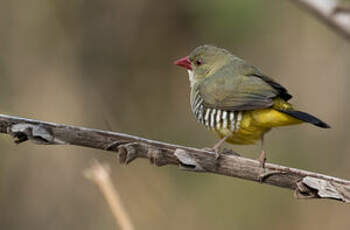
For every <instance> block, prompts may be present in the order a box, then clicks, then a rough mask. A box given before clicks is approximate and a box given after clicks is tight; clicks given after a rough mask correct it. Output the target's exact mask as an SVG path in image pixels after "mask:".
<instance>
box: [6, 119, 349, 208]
mask: <svg viewBox="0 0 350 230" xmlns="http://www.w3.org/2000/svg"><path fill="white" fill-rule="evenodd" d="M0 132H1V133H5V134H9V135H11V136H13V137H14V138H15V143H22V142H24V141H27V140H30V141H32V142H33V143H35V144H46V145H54V144H70V145H77V146H85V147H90V148H96V149H102V150H106V151H112V152H116V153H117V156H118V158H119V161H120V162H121V163H126V164H128V163H130V162H131V161H133V160H135V159H136V158H148V159H149V160H150V161H151V163H153V164H154V165H156V166H163V165H168V164H170V165H177V166H179V167H180V169H184V170H189V171H192V172H209V173H215V174H220V175H226V176H231V177H238V178H241V179H245V180H251V181H256V182H259V183H266V184H271V185H275V186H278V187H282V188H288V189H292V190H294V191H295V194H296V197H297V198H327V199H334V200H339V201H342V202H347V203H348V202H350V181H348V180H344V179H339V178H336V177H332V176H327V175H322V174H318V173H314V172H309V171H305V170H300V169H294V168H288V167H285V166H280V165H276V164H270V163H267V164H266V166H265V169H262V168H261V167H260V164H259V162H258V161H256V160H252V159H249V158H245V157H240V156H237V155H234V154H230V155H229V154H225V155H221V156H220V158H219V159H217V160H216V158H215V154H214V153H213V152H209V151H205V150H201V149H197V148H191V147H185V146H179V145H173V144H168V143H164V142H159V141H155V140H150V139H146V138H141V137H137V136H131V135H127V134H123V133H116V132H110V131H104V130H98V129H89V128H84V127H77V126H68V125H63V124H55V123H49V122H44V121H38V120H30V119H26V118H19V117H13V116H8V115H2V114H0Z"/></svg>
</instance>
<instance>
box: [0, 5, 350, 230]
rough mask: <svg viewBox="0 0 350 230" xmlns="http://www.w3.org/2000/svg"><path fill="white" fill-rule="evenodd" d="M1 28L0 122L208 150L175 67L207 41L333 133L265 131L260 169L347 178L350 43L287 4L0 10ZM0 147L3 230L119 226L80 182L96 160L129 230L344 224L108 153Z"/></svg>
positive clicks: (282, 200)
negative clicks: (105, 167)
mask: <svg viewBox="0 0 350 230" xmlns="http://www.w3.org/2000/svg"><path fill="white" fill-rule="evenodd" d="M0 32H1V36H0V76H1V84H0V98H1V100H0V113H5V114H10V115H17V116H23V117H28V118H34V119H42V120H47V121H53V122H57V123H65V124H72V125H80V126H87V127H93V128H100V129H112V130H114V131H118V132H125V133H128V134H134V135H138V136H143V137H147V138H153V139H157V140H161V141H166V142H171V143H176V144H181V145H188V146H195V147H204V146H212V145H213V144H214V143H215V142H216V141H217V139H216V137H215V136H214V135H212V134H211V133H209V132H208V131H207V130H206V129H205V128H203V127H201V126H200V125H199V124H198V123H196V122H195V120H194V118H193V117H192V114H191V111H190V106H189V83H188V76H187V73H186V72H185V71H184V70H183V69H181V68H178V67H176V66H174V65H173V64H172V63H173V61H174V60H176V59H177V58H179V57H182V56H185V55H187V54H188V53H189V52H190V51H191V50H192V49H193V48H195V47H196V46H198V45H201V44H205V43H210V44H215V45H217V46H220V47H224V48H226V49H228V50H230V51H232V52H233V53H235V54H236V55H238V56H240V57H242V58H244V59H246V60H248V61H249V62H250V63H252V64H254V65H256V66H258V67H259V68H260V69H261V70H262V71H264V72H266V73H267V74H269V75H270V76H272V77H273V78H275V79H276V80H277V81H278V82H280V83H281V84H282V85H284V86H286V87H287V88H288V89H289V91H290V92H291V93H292V94H293V95H294V99H293V100H292V103H293V104H295V105H297V106H298V108H300V109H302V110H305V111H308V112H310V113H312V114H314V115H316V116H318V117H320V118H321V119H322V120H324V121H326V122H327V123H329V124H330V125H331V126H332V129H329V130H322V129H319V128H316V127H313V126H311V125H301V126H295V127H286V128H279V129H275V130H273V131H271V132H270V133H269V134H268V135H267V138H266V148H265V150H266V151H267V154H268V155H267V156H268V161H270V162H274V163H278V164H283V165H287V166H291V167H297V168H303V169H308V170H313V171H317V172H321V173H325V174H329V175H334V176H339V177H343V178H348V179H349V178H350V176H349V173H350V169H349V163H350V154H349V152H350V142H349V141H348V139H349V137H350V133H349V129H348V128H347V127H349V126H350V118H349V116H348V114H349V112H350V106H349V101H348V100H349V96H350V93H349V90H348V89H349V88H350V80H349V77H350V65H349V60H350V43H348V42H346V41H345V40H344V39H343V38H342V37H340V36H338V35H337V34H335V33H334V32H333V31H331V30H330V29H329V28H328V27H326V26H324V25H323V24H321V23H320V22H319V21H317V20H316V19H315V18H313V17H312V16H311V15H310V14H308V13H306V12H304V11H302V10H301V9H300V8H298V7H296V6H295V5H292V4H291V3H290V2H289V1H287V0H265V1H261V0H249V1H247V0H236V1H230V0H217V1H210V0H194V1H185V0H178V1H164V0H117V1H108V0H99V1H89V0H74V1H59V0H52V1H47V0H15V1H13V0H2V1H1V7H0ZM106 121H108V122H106ZM107 123H108V124H107ZM0 147H1V152H0V207H1V209H0V228H1V229H85V230H89V229H115V228H118V226H117V225H116V223H115V221H114V219H113V216H112V215H111V212H110V210H109V208H108V206H107V205H106V202H105V201H104V198H103V197H102V195H101V194H100V192H99V191H98V189H97V187H96V186H95V185H94V184H92V183H91V182H90V181H87V180H86V179H85V178H84V177H83V175H82V172H83V170H84V169H86V168H87V167H89V166H90V163H91V160H92V159H94V158H97V159H98V160H100V161H102V162H109V163H110V165H111V168H112V178H113V182H114V183H115V185H116V187H117V189H118V191H119V192H120V195H121V197H122V199H123V202H124V204H125V206H126V208H127V210H128V212H129V214H130V216H131V219H132V221H133V223H134V224H135V226H136V229H257V228H259V229H287V230H288V229H309V230H313V229H315V230H316V229H317V230H319V229H349V226H350V219H349V214H350V207H349V206H348V205H342V204H340V203H338V202H334V201H326V200H295V199H294V198H293V194H292V192H291V191H288V190H284V189H280V188H276V187H271V186H267V185H260V184H257V183H252V182H247V181H242V180H238V179H234V178H229V177H224V176H217V175H210V174H194V173H188V172H184V171H180V170H178V169H177V168H176V167H163V168H157V167H154V166H152V165H150V164H149V162H147V161H145V160H137V161H136V162H133V163H132V164H131V165H130V166H128V167H125V166H124V165H120V164H118V162H117V159H116V157H115V155H114V154H112V153H108V152H103V151H99V150H93V149H87V148H79V147H73V146H36V145H33V144H30V143H24V144H21V145H19V146H16V145H14V144H13V142H12V140H11V139H10V138H9V137H8V136H0ZM233 148H234V149H235V150H236V151H238V152H240V153H241V154H243V155H244V156H247V157H252V158H256V157H257V155H258V152H259V147H258V146H233Z"/></svg>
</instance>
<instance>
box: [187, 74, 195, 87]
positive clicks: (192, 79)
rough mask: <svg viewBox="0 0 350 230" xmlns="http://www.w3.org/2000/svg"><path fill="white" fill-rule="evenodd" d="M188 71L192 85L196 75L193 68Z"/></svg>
mask: <svg viewBox="0 0 350 230" xmlns="http://www.w3.org/2000/svg"><path fill="white" fill-rule="evenodd" d="M187 72H188V78H189V80H190V84H191V87H193V85H194V76H193V71H192V70H187Z"/></svg>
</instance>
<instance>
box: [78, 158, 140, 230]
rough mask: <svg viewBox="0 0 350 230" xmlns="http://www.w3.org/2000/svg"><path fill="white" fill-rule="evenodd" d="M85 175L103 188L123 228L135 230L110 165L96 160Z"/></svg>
mask: <svg viewBox="0 0 350 230" xmlns="http://www.w3.org/2000/svg"><path fill="white" fill-rule="evenodd" d="M84 175H85V177H86V178H88V179H89V180H91V181H93V182H94V183H95V184H96V185H97V186H98V188H99V189H100V190H101V192H102V194H103V196H104V197H105V199H106V201H107V203H108V205H109V207H110V208H111V211H112V213H113V215H114V218H115V220H116V221H117V223H118V224H119V226H120V227H121V229H122V230H134V229H135V228H134V226H133V225H132V222H131V220H130V218H129V216H128V214H127V212H126V210H125V208H124V206H123V204H122V202H121V199H120V196H119V194H118V192H117V190H116V189H115V188H114V186H113V183H112V180H111V178H110V170H109V167H108V165H102V164H101V163H100V162H98V161H97V160H95V161H94V162H93V163H92V165H91V167H90V168H88V169H86V170H85V171H84Z"/></svg>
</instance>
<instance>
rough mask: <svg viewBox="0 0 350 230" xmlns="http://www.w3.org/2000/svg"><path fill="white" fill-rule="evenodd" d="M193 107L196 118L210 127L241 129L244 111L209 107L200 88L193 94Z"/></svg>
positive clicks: (233, 130) (235, 130)
mask: <svg viewBox="0 0 350 230" xmlns="http://www.w3.org/2000/svg"><path fill="white" fill-rule="evenodd" d="M191 107H192V112H193V114H194V116H195V117H196V119H197V120H198V121H199V122H200V123H201V124H203V125H204V126H205V127H207V128H209V129H214V130H218V129H228V130H229V131H230V132H232V133H234V132H236V133H237V132H238V131H239V130H240V126H241V122H242V118H243V113H244V112H242V111H227V110H222V109H218V108H209V107H207V106H205V105H204V103H203V98H202V97H201V96H200V94H199V91H198V90H194V92H193V95H191Z"/></svg>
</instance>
